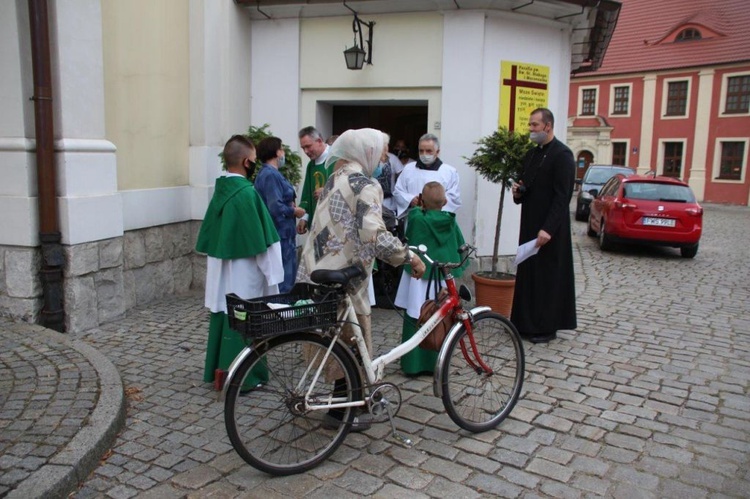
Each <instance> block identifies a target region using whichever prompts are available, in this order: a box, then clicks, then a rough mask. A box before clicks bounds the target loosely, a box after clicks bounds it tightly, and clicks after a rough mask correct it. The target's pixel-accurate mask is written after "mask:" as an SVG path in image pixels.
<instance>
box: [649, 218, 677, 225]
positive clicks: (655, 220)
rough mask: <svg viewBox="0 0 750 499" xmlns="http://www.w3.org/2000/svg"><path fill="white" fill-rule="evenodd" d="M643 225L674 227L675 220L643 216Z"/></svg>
mask: <svg viewBox="0 0 750 499" xmlns="http://www.w3.org/2000/svg"><path fill="white" fill-rule="evenodd" d="M643 225H655V226H658V227H674V225H675V221H674V219H673V218H650V217H643Z"/></svg>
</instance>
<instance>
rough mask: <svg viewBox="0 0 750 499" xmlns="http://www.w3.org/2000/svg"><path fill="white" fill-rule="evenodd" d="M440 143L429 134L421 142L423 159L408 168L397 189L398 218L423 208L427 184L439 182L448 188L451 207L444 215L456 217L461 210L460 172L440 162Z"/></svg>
mask: <svg viewBox="0 0 750 499" xmlns="http://www.w3.org/2000/svg"><path fill="white" fill-rule="evenodd" d="M439 155H440V141H439V140H438V138H437V137H436V136H435V135H433V134H431V133H426V134H424V135H422V136H421V137H420V138H419V159H417V160H416V161H414V162H412V163H409V164H408V165H406V166H405V167H404V171H402V172H401V175H399V177H398V180H397V181H396V186H395V187H394V189H393V198H394V199H395V200H396V207H397V211H398V214H399V215H401V214H402V213H404V212H405V211H407V210H408V209H409V208H411V207H413V206H417V205H418V204H419V195H420V194H421V193H422V188H423V187H424V186H425V184H426V183H427V182H439V183H440V184H441V185H442V186H443V187H445V195H446V197H447V199H448V203H447V204H446V205H445V207H443V210H444V211H449V212H451V213H455V212H456V211H457V210H458V208H460V207H461V191H460V189H459V185H458V172H457V171H456V169H455V168H453V167H452V166H450V165H448V164H446V163H443V162H442V161H441V160H440V158H439Z"/></svg>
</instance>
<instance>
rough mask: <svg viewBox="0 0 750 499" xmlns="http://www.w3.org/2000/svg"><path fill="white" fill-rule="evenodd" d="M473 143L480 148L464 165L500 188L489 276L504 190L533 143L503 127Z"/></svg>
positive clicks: (494, 258)
mask: <svg viewBox="0 0 750 499" xmlns="http://www.w3.org/2000/svg"><path fill="white" fill-rule="evenodd" d="M476 144H477V145H478V146H479V147H478V148H477V149H476V150H475V151H474V154H473V155H472V156H471V158H467V163H466V164H468V165H469V166H471V167H472V168H474V169H476V171H477V172H478V173H479V174H480V175H481V176H482V177H484V178H485V179H487V180H489V181H490V182H492V183H494V184H498V185H500V204H499V206H498V210H497V221H496V223H495V247H494V248H493V253H492V275H496V274H497V260H498V252H499V251H500V247H499V246H500V227H501V224H502V221H503V204H504V203H505V191H506V189H509V188H510V187H511V185H512V184H513V181H514V180H516V179H518V177H519V176H520V175H521V171H522V170H523V159H524V157H525V156H526V153H527V152H528V151H529V150H530V149H531V148H532V147H533V146H534V144H533V143H532V142H531V141H529V134H528V133H519V132H516V131H510V130H508V129H507V128H506V127H500V128H498V129H497V130H496V131H495V132H494V133H492V134H491V135H487V136H486V137H482V138H481V139H479V141H478V142H476Z"/></svg>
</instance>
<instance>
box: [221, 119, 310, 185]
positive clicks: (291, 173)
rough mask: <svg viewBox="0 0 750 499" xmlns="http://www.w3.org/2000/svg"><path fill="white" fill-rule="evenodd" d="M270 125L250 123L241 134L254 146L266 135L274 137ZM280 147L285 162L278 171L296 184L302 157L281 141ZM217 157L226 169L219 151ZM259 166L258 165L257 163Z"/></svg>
mask: <svg viewBox="0 0 750 499" xmlns="http://www.w3.org/2000/svg"><path fill="white" fill-rule="evenodd" d="M269 126H270V125H269V124H268V123H264V124H263V126H261V127H257V126H253V125H250V126H249V127H248V129H247V132H245V133H244V134H243V135H244V136H245V137H247V138H248V139H250V140H251V141H252V143H253V144H255V145H256V146H257V145H258V143H259V142H260V141H261V140H263V139H265V138H266V137H274V134H273V132H271V130H269V129H268V127H269ZM281 147H282V148H283V149H284V156H286V164H285V165H284V166H283V167H282V168H279V172H281V174H282V175H283V176H284V177H285V178H286V179H287V180H288V181H289V182H290V183H291V184H292V185H295V186H296V185H297V184H299V182H300V180H302V173H301V171H302V159H301V158H300V157H299V154H297V153H296V152H294V151H292V149H291V148H290V147H289V146H288V145H287V144H284V143H282V144H281ZM219 157H221V165H222V168H223V169H226V165H225V164H224V154H223V153H220V154H219ZM258 167H260V165H258ZM259 169H260V168H256V169H255V173H254V174H253V178H252V179H251V180H255V174H256V173H258V170H259Z"/></svg>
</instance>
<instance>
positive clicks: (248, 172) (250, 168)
mask: <svg viewBox="0 0 750 499" xmlns="http://www.w3.org/2000/svg"><path fill="white" fill-rule="evenodd" d="M253 173H255V161H250V160H248V162H247V166H246V167H245V176H246V177H247V178H250V177H252V176H253Z"/></svg>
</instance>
